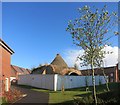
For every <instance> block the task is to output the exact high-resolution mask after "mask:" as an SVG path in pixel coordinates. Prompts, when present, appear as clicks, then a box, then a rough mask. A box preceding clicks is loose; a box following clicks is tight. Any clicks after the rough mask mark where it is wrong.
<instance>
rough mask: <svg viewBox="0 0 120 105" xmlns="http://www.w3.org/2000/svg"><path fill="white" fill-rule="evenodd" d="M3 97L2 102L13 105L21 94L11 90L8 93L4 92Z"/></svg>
mask: <svg viewBox="0 0 120 105" xmlns="http://www.w3.org/2000/svg"><path fill="white" fill-rule="evenodd" d="M3 96H4V101H6V102H7V103H13V102H15V101H16V100H18V99H19V98H20V97H22V93H21V91H19V90H17V89H12V90H10V91H8V92H6V91H4V93H3Z"/></svg>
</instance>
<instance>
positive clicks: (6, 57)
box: [1, 47, 11, 88]
mask: <svg viewBox="0 0 120 105" xmlns="http://www.w3.org/2000/svg"><path fill="white" fill-rule="evenodd" d="M1 49H2V77H3V85H5V83H6V78H8V84H7V85H8V88H10V74H11V67H10V63H11V54H10V53H9V52H8V51H7V50H6V49H5V48H3V47H2V48H1Z"/></svg>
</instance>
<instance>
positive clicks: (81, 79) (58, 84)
mask: <svg viewBox="0 0 120 105" xmlns="http://www.w3.org/2000/svg"><path fill="white" fill-rule="evenodd" d="M87 78H88V79H89V84H88V85H89V86H92V76H87ZM95 80H96V85H99V81H101V84H105V79H104V76H95ZM18 84H19V85H29V86H33V87H37V88H43V89H49V90H54V91H57V90H61V88H62V85H64V87H65V89H70V88H78V87H84V86H86V76H61V75H58V74H55V75H40V74H28V75H20V76H19V79H18Z"/></svg>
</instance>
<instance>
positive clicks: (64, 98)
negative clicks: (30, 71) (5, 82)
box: [25, 83, 120, 104]
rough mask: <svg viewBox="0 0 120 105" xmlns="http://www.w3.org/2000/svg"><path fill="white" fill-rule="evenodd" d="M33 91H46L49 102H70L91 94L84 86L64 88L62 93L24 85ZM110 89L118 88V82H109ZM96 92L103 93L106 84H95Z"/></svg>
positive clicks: (119, 85) (119, 86)
mask: <svg viewBox="0 0 120 105" xmlns="http://www.w3.org/2000/svg"><path fill="white" fill-rule="evenodd" d="M25 87H26V88H29V89H31V90H34V91H38V92H39V91H40V92H47V93H49V103H54V104H58V103H62V104H63V103H71V102H72V101H73V100H74V98H76V97H85V96H88V95H91V94H92V87H89V91H87V92H86V90H85V89H86V88H85V87H81V88H76V89H66V90H65V91H64V93H62V92H61V91H57V92H54V91H49V90H44V89H38V88H34V87H29V86H25ZM109 87H110V90H115V89H118V88H120V83H110V84H109ZM96 90H97V93H105V92H106V85H100V86H96Z"/></svg>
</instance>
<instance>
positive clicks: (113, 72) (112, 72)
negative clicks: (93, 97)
mask: <svg viewBox="0 0 120 105" xmlns="http://www.w3.org/2000/svg"><path fill="white" fill-rule="evenodd" d="M104 72H105V75H106V76H108V79H109V82H119V81H120V76H119V74H120V70H118V64H116V66H112V67H105V68H104ZM81 73H82V75H84V76H85V75H92V70H91V69H90V70H81ZM95 75H103V71H102V70H101V69H98V68H96V69H95Z"/></svg>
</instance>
